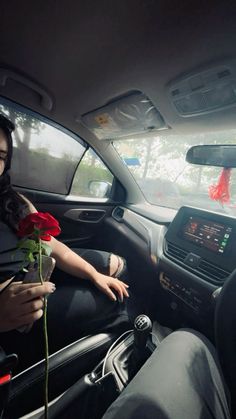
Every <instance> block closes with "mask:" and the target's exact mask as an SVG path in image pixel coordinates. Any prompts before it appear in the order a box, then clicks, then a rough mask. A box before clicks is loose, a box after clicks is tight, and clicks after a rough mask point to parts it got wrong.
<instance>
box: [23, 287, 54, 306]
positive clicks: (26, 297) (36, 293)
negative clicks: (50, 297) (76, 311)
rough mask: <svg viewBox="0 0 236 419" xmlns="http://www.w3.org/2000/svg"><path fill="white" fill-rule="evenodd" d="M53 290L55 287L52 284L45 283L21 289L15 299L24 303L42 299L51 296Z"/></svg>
mask: <svg viewBox="0 0 236 419" xmlns="http://www.w3.org/2000/svg"><path fill="white" fill-rule="evenodd" d="M30 285H32V284H30ZM55 289H56V287H55V285H54V284H53V283H52V282H45V283H44V284H43V285H41V284H40V285H36V286H32V287H28V288H27V289H23V290H22V291H21V292H19V293H18V294H17V298H18V301H19V302H21V303H25V302H27V301H31V300H34V299H36V298H39V297H44V296H45V295H47V294H51V293H53V292H54V291H55Z"/></svg>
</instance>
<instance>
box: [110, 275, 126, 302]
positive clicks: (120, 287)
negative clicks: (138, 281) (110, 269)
mask: <svg viewBox="0 0 236 419" xmlns="http://www.w3.org/2000/svg"><path fill="white" fill-rule="evenodd" d="M110 286H111V287H112V288H114V289H115V290H116V291H117V292H118V294H119V297H120V299H121V300H122V301H123V297H124V296H125V297H129V293H128V291H127V289H126V288H125V286H124V283H123V282H122V281H119V280H118V279H117V280H115V281H114V280H113V281H112V282H111V283H110Z"/></svg>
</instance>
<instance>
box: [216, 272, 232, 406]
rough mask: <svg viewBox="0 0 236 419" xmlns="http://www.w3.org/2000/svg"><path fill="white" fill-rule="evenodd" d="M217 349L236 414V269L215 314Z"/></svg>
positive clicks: (228, 280) (226, 285)
mask: <svg viewBox="0 0 236 419" xmlns="http://www.w3.org/2000/svg"><path fill="white" fill-rule="evenodd" d="M215 338H216V347H217V350H218V355H219V359H220V363H221V366H222V369H223V373H224V377H225V379H226V382H227V384H228V387H229V389H230V392H231V395H232V399H231V405H232V410H233V413H236V400H234V399H235V397H233V395H235V391H236V269H235V270H234V271H233V272H232V273H231V275H230V276H229V278H228V279H227V280H226V282H225V283H224V285H223V287H222V290H221V292H220V294H219V297H218V298H217V303H216V312H215Z"/></svg>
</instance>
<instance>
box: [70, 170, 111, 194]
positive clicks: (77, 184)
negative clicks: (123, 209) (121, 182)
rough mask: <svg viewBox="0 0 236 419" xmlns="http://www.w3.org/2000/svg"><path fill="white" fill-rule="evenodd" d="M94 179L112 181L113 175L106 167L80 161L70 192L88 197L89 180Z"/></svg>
mask: <svg viewBox="0 0 236 419" xmlns="http://www.w3.org/2000/svg"><path fill="white" fill-rule="evenodd" d="M104 167H105V166H104ZM94 180H98V181H99V180H100V181H105V182H108V183H112V180H113V176H112V174H111V173H110V172H109V170H107V169H106V168H103V167H96V166H91V165H89V164H87V163H83V162H82V163H81V164H80V165H79V168H78V170H77V172H76V175H75V177H74V181H73V186H72V189H71V194H72V195H81V196H87V197H90V196H91V193H90V191H89V182H91V181H94Z"/></svg>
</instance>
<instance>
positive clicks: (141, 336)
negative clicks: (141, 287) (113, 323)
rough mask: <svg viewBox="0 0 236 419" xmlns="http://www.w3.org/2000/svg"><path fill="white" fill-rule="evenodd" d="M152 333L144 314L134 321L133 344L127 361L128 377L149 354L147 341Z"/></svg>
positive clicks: (149, 322) (149, 323)
mask: <svg viewBox="0 0 236 419" xmlns="http://www.w3.org/2000/svg"><path fill="white" fill-rule="evenodd" d="M151 331H152V322H151V320H150V319H149V317H148V316H146V315H145V314H140V315H139V316H138V317H136V319H135V320H134V344H133V351H132V353H131V355H130V360H129V371H130V375H131V376H133V375H135V374H136V372H137V371H138V370H139V368H140V367H141V366H142V365H143V364H144V362H145V361H146V360H147V358H148V357H149V355H150V353H149V351H148V350H147V348H146V346H147V341H148V337H149V336H150V333H151Z"/></svg>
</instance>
